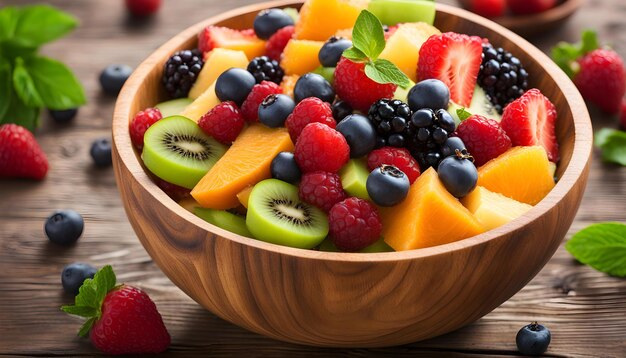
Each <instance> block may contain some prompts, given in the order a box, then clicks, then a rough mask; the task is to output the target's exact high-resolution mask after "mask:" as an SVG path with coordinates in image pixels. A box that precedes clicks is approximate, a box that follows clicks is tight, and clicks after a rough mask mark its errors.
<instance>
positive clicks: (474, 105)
mask: <svg viewBox="0 0 626 358" xmlns="http://www.w3.org/2000/svg"><path fill="white" fill-rule="evenodd" d="M461 108H462V107H461V106H460V105H458V104H456V103H454V102H452V101H450V106H449V107H448V112H450V114H451V115H452V118H454V120H455V121H456V124H459V123H461V120H460V119H459V116H458V114H457V113H456V111H457V109H461ZM465 110H466V111H468V112H469V113H471V114H478V115H481V116H484V117H487V118H491V119H494V120H496V121H498V122H500V120H501V119H502V115H500V114H499V113H498V111H496V109H495V108H494V106H493V104H492V103H491V101H490V100H489V98H488V97H487V94H486V93H485V90H484V89H482V87H480V86H479V85H476V87H475V88H474V93H473V94H472V102H471V103H470V106H469V108H465Z"/></svg>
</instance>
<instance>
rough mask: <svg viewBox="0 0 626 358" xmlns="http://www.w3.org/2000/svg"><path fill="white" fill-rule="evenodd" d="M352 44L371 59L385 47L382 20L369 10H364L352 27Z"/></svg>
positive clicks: (375, 57) (376, 56)
mask: <svg viewBox="0 0 626 358" xmlns="http://www.w3.org/2000/svg"><path fill="white" fill-rule="evenodd" d="M352 44H353V45H354V47H356V48H357V49H358V50H360V51H361V52H363V53H364V54H365V55H366V56H367V57H369V58H370V59H371V60H375V59H377V58H378V55H380V53H381V52H383V50H384V49H385V32H384V30H383V25H382V24H381V23H380V20H378V18H377V17H376V16H374V14H372V13H371V12H369V11H367V10H362V11H361V13H360V14H359V17H357V19H356V23H355V24H354V28H353V29H352Z"/></svg>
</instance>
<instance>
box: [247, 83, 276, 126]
mask: <svg viewBox="0 0 626 358" xmlns="http://www.w3.org/2000/svg"><path fill="white" fill-rule="evenodd" d="M281 93H283V89H282V88H280V86H278V85H277V84H276V83H274V82H270V81H263V82H261V83H259V84H256V85H254V86H253V87H252V90H251V91H250V93H249V94H248V97H246V100H245V101H243V104H242V105H241V114H243V118H245V120H246V121H248V122H258V121H259V107H260V106H261V103H263V100H264V99H265V98H266V97H268V96H269V95H273V94H281Z"/></svg>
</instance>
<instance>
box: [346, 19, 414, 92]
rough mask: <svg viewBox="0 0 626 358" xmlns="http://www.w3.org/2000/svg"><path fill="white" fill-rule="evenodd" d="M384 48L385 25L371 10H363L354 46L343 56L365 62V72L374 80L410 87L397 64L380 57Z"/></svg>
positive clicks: (353, 35)
mask: <svg viewBox="0 0 626 358" xmlns="http://www.w3.org/2000/svg"><path fill="white" fill-rule="evenodd" d="M384 49H385V33H384V31H383V25H382V24H381V23H380V21H379V20H378V18H377V17H376V16H374V14H372V13H371V12H369V11H367V10H363V11H361V13H360V14H359V17H358V18H357V19H356V23H355V24H354V28H353V30H352V47H350V48H349V49H347V50H345V51H344V52H343V56H344V57H346V58H348V59H349V60H352V61H355V62H365V74H366V75H367V77H369V78H370V79H371V80H372V81H374V82H377V83H383V84H384V83H393V84H396V85H398V86H400V87H402V88H406V87H408V86H409V85H410V83H411V82H410V81H409V78H408V77H407V76H406V75H405V74H404V73H403V72H402V71H400V69H398V67H397V66H396V65H394V64H393V63H391V62H390V61H388V60H384V59H379V58H378V56H379V55H380V54H381V52H383V50H384Z"/></svg>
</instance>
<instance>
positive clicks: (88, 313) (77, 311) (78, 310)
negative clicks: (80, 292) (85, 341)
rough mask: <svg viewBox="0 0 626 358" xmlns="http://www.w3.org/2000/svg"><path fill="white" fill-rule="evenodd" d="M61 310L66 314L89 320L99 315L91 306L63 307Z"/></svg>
mask: <svg viewBox="0 0 626 358" xmlns="http://www.w3.org/2000/svg"><path fill="white" fill-rule="evenodd" d="M61 310H62V311H63V312H65V313H69V314H73V315H75V316H80V317H87V318H90V317H94V316H95V315H96V314H97V312H96V309H95V308H93V307H89V306H63V307H61Z"/></svg>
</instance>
